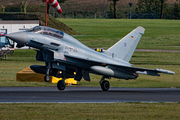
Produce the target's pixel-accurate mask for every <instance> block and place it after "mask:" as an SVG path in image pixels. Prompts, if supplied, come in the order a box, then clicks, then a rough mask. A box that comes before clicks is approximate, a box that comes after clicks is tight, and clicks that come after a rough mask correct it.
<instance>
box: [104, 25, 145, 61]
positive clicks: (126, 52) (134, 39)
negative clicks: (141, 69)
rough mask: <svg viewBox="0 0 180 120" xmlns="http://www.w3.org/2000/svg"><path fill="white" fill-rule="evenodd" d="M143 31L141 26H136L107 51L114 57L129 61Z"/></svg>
mask: <svg viewBox="0 0 180 120" xmlns="http://www.w3.org/2000/svg"><path fill="white" fill-rule="evenodd" d="M144 31H145V29H144V28H143V27H137V28H136V29H134V30H133V31H132V32H130V33H129V34H128V35H126V36H125V37H124V38H122V39H121V40H120V41H118V42H117V43H116V44H114V45H113V46H112V47H110V48H109V49H108V50H107V51H108V52H110V53H112V54H113V55H114V58H118V59H123V60H125V61H127V62H129V61H130V59H131V57H132V55H133V53H134V51H135V49H136V47H137V45H138V43H139V40H140V38H141V36H142V34H144Z"/></svg>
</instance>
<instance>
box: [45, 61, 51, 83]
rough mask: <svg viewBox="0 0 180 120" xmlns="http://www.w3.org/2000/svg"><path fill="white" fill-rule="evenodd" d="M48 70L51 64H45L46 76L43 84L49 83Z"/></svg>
mask: <svg viewBox="0 0 180 120" xmlns="http://www.w3.org/2000/svg"><path fill="white" fill-rule="evenodd" d="M50 68H51V64H50V63H47V66H46V69H47V70H46V75H45V76H44V81H45V82H49V81H50V78H49V71H50Z"/></svg>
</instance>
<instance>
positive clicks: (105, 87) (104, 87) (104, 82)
mask: <svg viewBox="0 0 180 120" xmlns="http://www.w3.org/2000/svg"><path fill="white" fill-rule="evenodd" d="M104 79H105V77H104V76H103V77H102V79H101V81H100V85H101V89H102V90H103V91H108V90H109V87H110V84H109V82H108V81H107V80H104Z"/></svg>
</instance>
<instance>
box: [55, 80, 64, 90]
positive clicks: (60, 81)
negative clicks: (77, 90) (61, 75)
mask: <svg viewBox="0 0 180 120" xmlns="http://www.w3.org/2000/svg"><path fill="white" fill-rule="evenodd" d="M57 88H58V90H64V89H65V88H66V85H65V81H64V80H59V81H58V83H57Z"/></svg>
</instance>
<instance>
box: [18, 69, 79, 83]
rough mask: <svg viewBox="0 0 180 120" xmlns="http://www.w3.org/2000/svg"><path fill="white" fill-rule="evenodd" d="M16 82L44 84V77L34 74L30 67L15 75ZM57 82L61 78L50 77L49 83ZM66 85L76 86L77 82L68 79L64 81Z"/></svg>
mask: <svg viewBox="0 0 180 120" xmlns="http://www.w3.org/2000/svg"><path fill="white" fill-rule="evenodd" d="M16 80H17V81H32V82H44V75H43V74H39V73H35V72H34V71H32V70H31V69H30V67H27V68H25V69H23V70H21V71H20V72H18V73H17V74H16ZM59 80H62V78H60V79H59V78H56V77H54V76H50V81H49V82H52V83H57V82H58V81H59ZM65 83H66V85H75V84H77V81H76V80H74V78H68V79H66V80H65Z"/></svg>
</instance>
